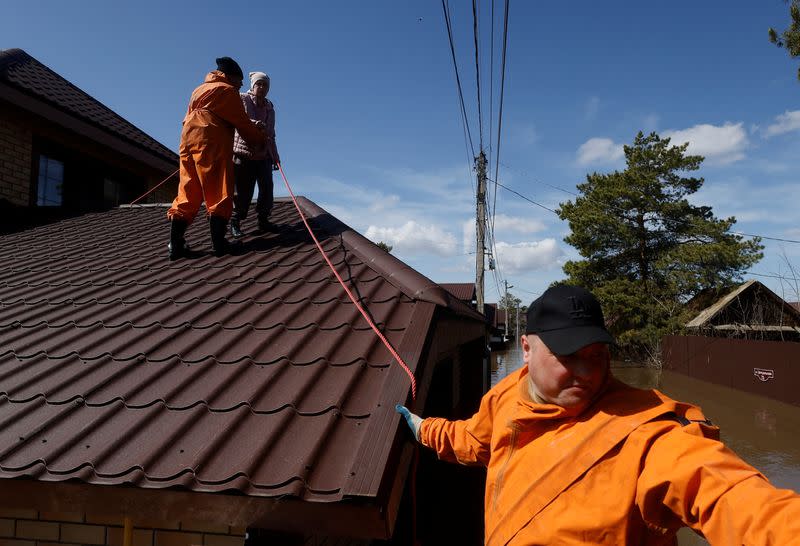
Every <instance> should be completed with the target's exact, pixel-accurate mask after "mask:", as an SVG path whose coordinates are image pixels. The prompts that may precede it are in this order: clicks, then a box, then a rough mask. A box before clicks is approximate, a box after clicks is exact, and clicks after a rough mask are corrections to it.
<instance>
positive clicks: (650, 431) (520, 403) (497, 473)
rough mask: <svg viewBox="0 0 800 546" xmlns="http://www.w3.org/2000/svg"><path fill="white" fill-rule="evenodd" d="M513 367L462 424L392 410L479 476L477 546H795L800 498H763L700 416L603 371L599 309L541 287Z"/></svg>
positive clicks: (606, 356)
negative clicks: (686, 544)
mask: <svg viewBox="0 0 800 546" xmlns="http://www.w3.org/2000/svg"><path fill="white" fill-rule="evenodd" d="M520 343H521V345H522V354H523V361H524V363H525V366H523V367H521V368H520V369H519V370H518V371H517V372H515V373H512V374H511V375H509V376H508V377H506V378H505V379H503V380H502V381H500V383H498V384H497V385H496V386H495V387H493V388H492V389H491V390H490V391H489V392H488V393H486V395H484V397H483V399H482V400H481V405H480V409H479V410H478V412H477V413H476V414H475V415H473V416H472V417H471V418H470V419H467V420H464V421H449V420H446V419H441V418H434V417H431V418H427V419H422V418H420V417H419V416H417V415H415V414H413V413H411V412H410V411H409V410H408V409H406V408H405V407H404V406H397V411H398V412H399V413H400V414H401V415H403V416H404V417H405V419H406V422H407V423H408V425H409V427H410V428H411V430H412V432H413V434H414V437H415V438H416V439H417V441H419V442H420V443H422V444H423V445H425V446H427V447H430V448H432V449H434V450H435V451H436V453H437V454H438V456H439V458H441V459H444V460H448V461H452V462H458V463H461V464H465V465H483V466H485V467H487V476H486V492H485V498H484V502H485V508H484V517H485V543H486V544H487V545H490V546H500V545H523V544H564V545H567V544H576V545H577V544H658V545H662V544H664V545H666V544H676V539H675V533H676V532H677V530H678V528H680V527H681V526H689V527H691V528H692V529H694V530H695V531H696V532H698V533H701V534H702V535H703V536H705V538H706V539H707V540H709V541H710V543H711V544H722V545H728V544H774V545H786V544H800V495H797V493H795V492H793V491H790V490H785V489H776V488H775V487H774V486H772V485H771V484H770V483H769V482H768V481H767V479H766V478H765V477H764V476H763V475H762V474H761V473H760V472H758V471H757V470H756V469H755V468H753V467H751V466H750V465H748V464H747V463H745V462H744V461H743V460H742V459H740V458H739V457H738V456H736V454H734V453H733V452H732V451H730V450H729V449H728V448H727V447H725V445H724V444H722V443H721V442H720V441H719V439H718V438H719V429H717V428H716V427H714V426H712V425H711V423H710V422H709V421H707V420H706V418H705V417H704V416H703V414H702V412H701V411H700V409H699V408H697V407H695V406H692V405H690V404H685V403H681V402H676V401H675V400H672V399H670V398H668V397H667V396H665V395H664V394H662V393H660V392H658V391H656V390H641V389H635V388H633V387H629V386H627V385H625V384H624V383H622V382H620V381H618V380H616V379H615V378H614V377H613V376H612V375H611V373H610V367H609V366H610V353H609V347H608V346H609V345H610V344H612V343H613V338H612V336H611V334H609V332H608V331H607V330H606V328H605V324H604V320H603V312H602V310H601V307H600V303H599V302H598V301H597V300H596V299H595V297H594V296H593V295H592V294H591V293H590V292H589V291H587V290H585V289H583V288H580V287H577V286H555V287H551V288H549V289H547V290H546V291H545V292H544V294H542V295H541V296H540V297H539V298H538V299H536V300H535V301H534V302H533V303H532V304H531V306H530V308H529V310H528V326H527V329H526V334H525V335H524V336H522V337H521V338H520Z"/></svg>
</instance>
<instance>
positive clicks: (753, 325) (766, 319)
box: [686, 279, 800, 331]
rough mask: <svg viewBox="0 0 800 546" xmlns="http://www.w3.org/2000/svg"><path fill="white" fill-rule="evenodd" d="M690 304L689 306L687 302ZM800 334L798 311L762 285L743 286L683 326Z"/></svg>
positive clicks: (748, 283)
mask: <svg viewBox="0 0 800 546" xmlns="http://www.w3.org/2000/svg"><path fill="white" fill-rule="evenodd" d="M689 303H690V304H691V303H692V302H689ZM744 326H746V327H747V328H745V329H749V330H754V329H755V330H759V329H761V330H775V329H786V330H791V331H800V329H798V327H799V326H800V310H798V309H797V308H795V307H794V306H793V305H792V304H790V303H788V302H787V301H785V300H784V299H783V298H781V297H780V296H778V295H777V294H776V293H775V292H773V291H772V290H770V289H769V288H767V287H766V286H764V285H763V284H762V283H761V282H759V281H757V280H755V279H751V280H749V281H746V282H743V283H742V284H740V285H739V286H738V287H736V288H734V289H733V290H731V291H730V292H728V293H727V294H725V295H724V296H722V297H721V298H719V299H717V300H716V301H714V302H713V303H712V304H711V305H709V306H708V307H706V308H705V309H703V310H702V311H701V312H700V313H699V314H698V315H697V316H695V317H694V318H693V319H692V320H690V321H689V322H687V323H686V327H687V328H712V329H718V330H734V329H742V328H743V327H744Z"/></svg>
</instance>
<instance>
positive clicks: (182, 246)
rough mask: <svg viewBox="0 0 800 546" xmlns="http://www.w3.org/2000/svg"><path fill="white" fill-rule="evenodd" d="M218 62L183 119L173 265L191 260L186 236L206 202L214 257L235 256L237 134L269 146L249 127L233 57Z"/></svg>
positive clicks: (239, 71)
mask: <svg viewBox="0 0 800 546" xmlns="http://www.w3.org/2000/svg"><path fill="white" fill-rule="evenodd" d="M216 62H217V70H212V71H211V72H209V73H208V75H207V76H206V79H205V82H203V83H202V84H201V85H200V86H199V87H198V88H197V89H195V90H194V92H193V93H192V97H191V99H190V100H189V108H188V110H187V112H186V116H185V117H184V118H183V131H182V132H181V146H180V183H179V184H178V196H177V197H176V198H175V200H174V201H173V202H172V206H171V207H170V209H169V211H167V217H168V218H169V219H170V222H171V228H170V242H169V259H170V260H176V259H178V258H181V257H184V256H188V255H190V252H189V249H188V247H187V246H186V240H185V239H184V234H185V233H186V228H187V227H188V226H189V224H191V223H192V221H193V220H194V217H195V216H196V215H197V212H198V211H199V210H200V204H201V203H202V202H203V201H205V203H206V210H207V212H208V222H209V229H210V231H211V245H212V247H213V249H214V254H215V255H216V256H222V255H223V254H226V253H227V252H228V251H229V250H230V248H229V245H230V243H228V241H226V240H225V231H226V229H227V226H228V219H229V218H230V217H231V211H232V210H233V188H234V177H233V134H234V129H237V130H238V131H239V134H240V135H241V136H242V137H243V138H244V139H245V140H246V141H247V142H249V143H251V144H253V145H262V146H263V143H264V142H265V141H266V134H265V132H264V131H263V130H262V129H261V128H259V126H258V125H257V124H256V123H253V122H252V121H250V118H248V117H247V113H246V112H245V111H244V107H243V106H242V100H241V98H239V89H240V88H241V87H242V80H243V79H244V74H243V73H242V69H241V68H240V67H239V65H238V64H237V63H236V61H234V60H233V59H231V58H230V57H221V58H219V59H217V61H216Z"/></svg>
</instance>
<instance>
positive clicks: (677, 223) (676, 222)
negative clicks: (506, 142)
mask: <svg viewBox="0 0 800 546" xmlns="http://www.w3.org/2000/svg"><path fill="white" fill-rule="evenodd" d="M503 167H504V168H506V169H509V170H515V169H513V168H511V167H509V166H508V165H505V164H503ZM517 172H519V173H520V174H523V175H524V176H527V174H526V173H524V172H522V171H517ZM531 181H532V182H533V183H535V184H542V185H544V186H547V187H549V188H553V189H555V190H558V191H561V192H564V193H566V194H568V195H572V196H574V197H580V194H578V193H575V192H572V191H569V190H566V189H564V188H561V187H559V186H554V185H552V184H548V183H546V182H541V181H538V180H531ZM497 185H498V186H500V187H501V188H503V189H505V190H507V191H510V192H511V193H513V194H516V195H517V196H519V197H521V198H522V199H524V200H526V201H528V202H530V203H532V204H534V205H536V206H538V207H541V208H543V209H545V210H548V211H550V212H552V213H554V214H558V213H557V212H556V211H555V210H553V209H551V208H549V207H546V206H545V205H542V204H541V203H537V202H536V201H534V200H532V199H530V198H528V197H526V196H524V195H522V194H521V193H519V192H518V191H516V190H514V189H512V188H509V187H507V186H504V185H503V184H500V183H499V182H497ZM584 199H585V198H584ZM587 201H589V202H593V201H591V200H589V199H587ZM597 204H598V205H600V206H603V207H605V206H606V205H604V204H601V203H597ZM610 208H611V209H612V210H614V211H616V212H620V213H622V212H627V211H626V210H625V209H623V208H621V207H614V206H611V207H610ZM666 221H667V222H671V223H672V225H673V227H685V226H688V225H689V221H688V220H679V219H674V220H673V219H668V220H666ZM729 233H730V234H732V235H738V236H741V237H750V238H758V239H767V240H770V241H780V242H783V243H793V244H800V240H797V239H785V238H780V237H772V236H770V235H759V234H755V233H744V232H741V231H730V232H729Z"/></svg>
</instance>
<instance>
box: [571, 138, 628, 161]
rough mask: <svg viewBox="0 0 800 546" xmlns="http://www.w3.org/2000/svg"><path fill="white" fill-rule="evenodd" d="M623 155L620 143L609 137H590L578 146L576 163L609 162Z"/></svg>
mask: <svg viewBox="0 0 800 546" xmlns="http://www.w3.org/2000/svg"><path fill="white" fill-rule="evenodd" d="M623 155H624V151H623V149H622V144H616V143H615V142H614V141H613V140H611V139H610V138H590V139H589V140H587V141H586V142H584V143H583V144H581V147H580V148H578V164H579V165H588V164H589V163H611V162H613V161H616V160H618V159H620V158H621V157H622V156H623Z"/></svg>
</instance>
